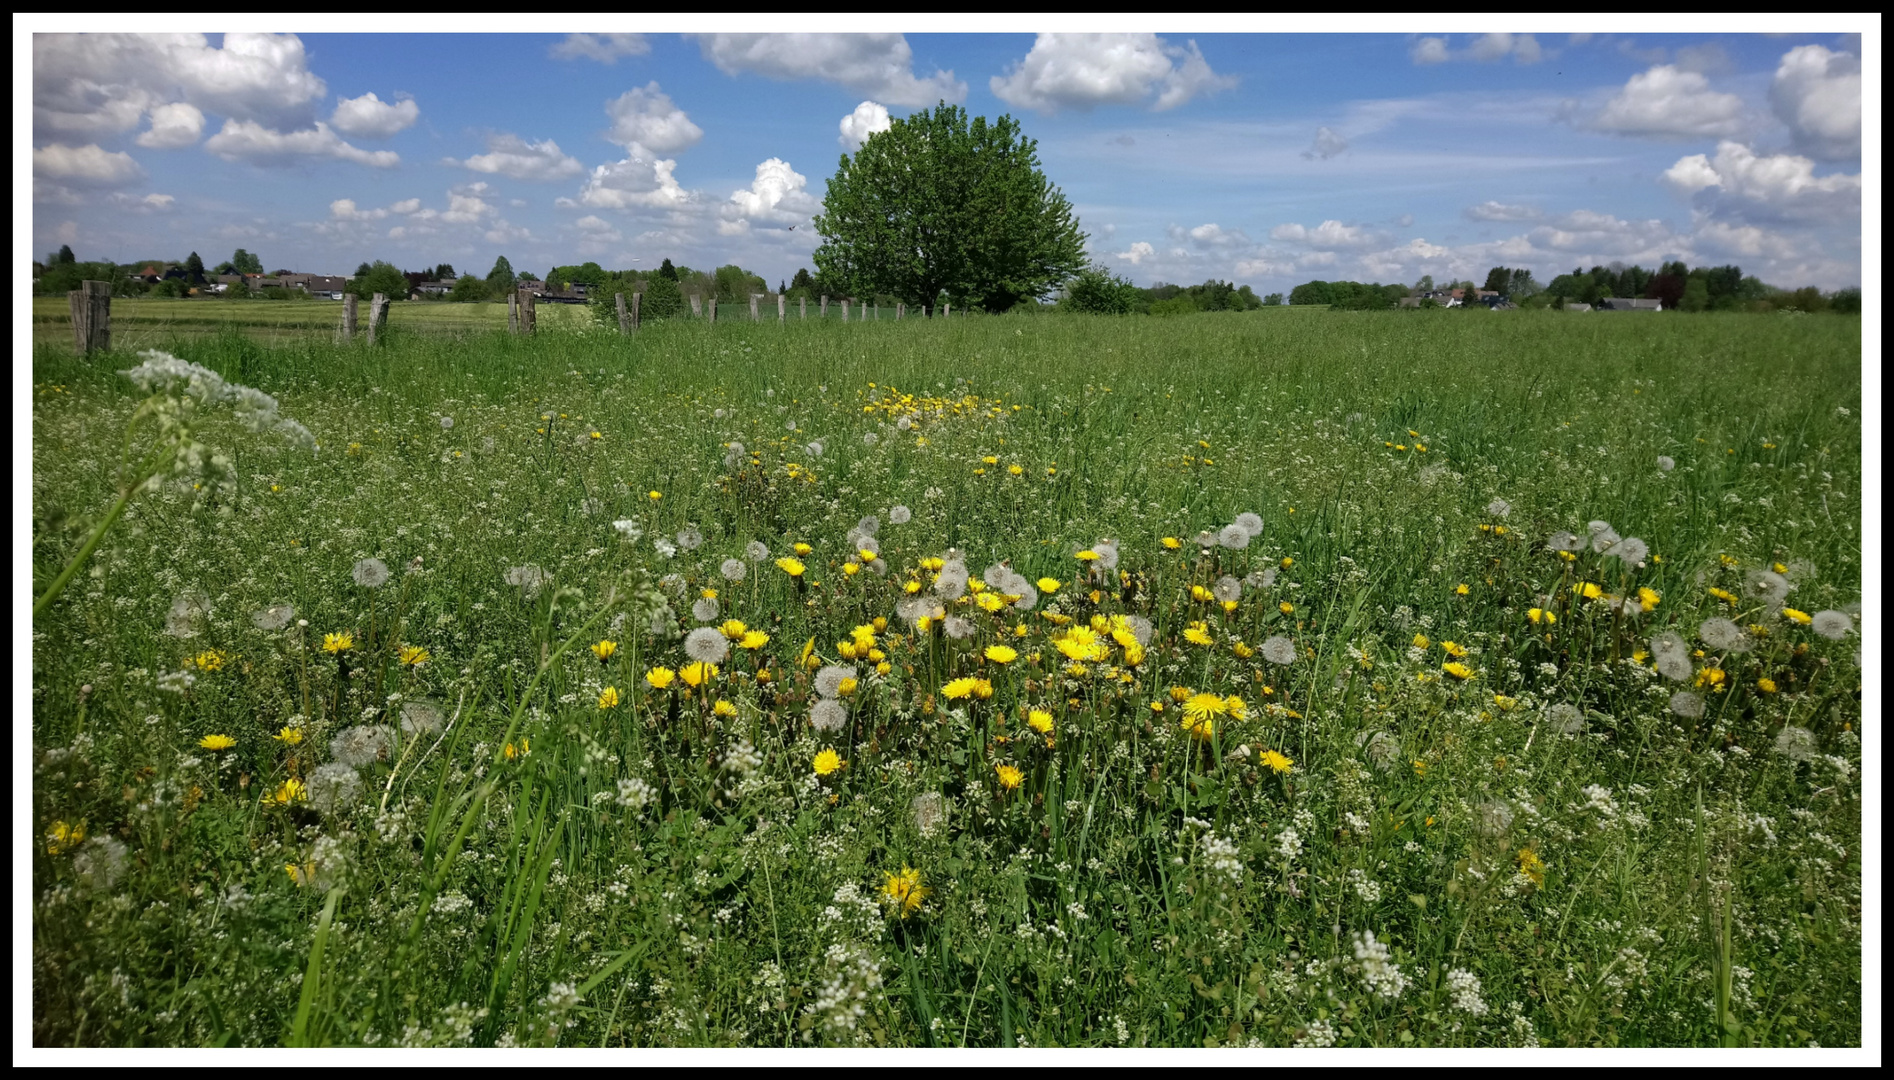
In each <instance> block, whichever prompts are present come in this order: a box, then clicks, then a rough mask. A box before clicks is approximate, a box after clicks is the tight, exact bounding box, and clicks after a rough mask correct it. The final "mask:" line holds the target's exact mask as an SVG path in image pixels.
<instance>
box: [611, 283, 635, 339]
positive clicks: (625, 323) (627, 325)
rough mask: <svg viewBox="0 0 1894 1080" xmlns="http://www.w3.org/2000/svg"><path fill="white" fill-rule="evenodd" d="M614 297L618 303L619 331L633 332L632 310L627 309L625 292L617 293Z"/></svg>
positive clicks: (621, 333)
mask: <svg viewBox="0 0 1894 1080" xmlns="http://www.w3.org/2000/svg"><path fill="white" fill-rule="evenodd" d="M613 299H614V300H616V301H617V303H618V332H619V334H620V335H626V334H630V333H631V312H629V311H627V310H625V294H624V293H615V294H613Z"/></svg>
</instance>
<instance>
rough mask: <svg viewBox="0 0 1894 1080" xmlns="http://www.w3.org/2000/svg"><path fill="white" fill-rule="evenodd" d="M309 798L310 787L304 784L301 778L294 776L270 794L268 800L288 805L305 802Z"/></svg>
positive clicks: (280, 804)
mask: <svg viewBox="0 0 1894 1080" xmlns="http://www.w3.org/2000/svg"><path fill="white" fill-rule="evenodd" d="M308 798H309V789H308V788H306V787H304V786H303V782H302V781H301V780H298V779H296V778H295V777H293V776H292V777H290V778H289V779H287V780H285V781H283V782H282V783H281V784H280V785H278V786H277V788H276V791H275V792H274V793H273V794H271V795H270V797H269V800H268V801H270V802H274V803H276V804H277V805H279V806H287V805H289V804H290V803H299V802H304V801H306V800H307V799H308Z"/></svg>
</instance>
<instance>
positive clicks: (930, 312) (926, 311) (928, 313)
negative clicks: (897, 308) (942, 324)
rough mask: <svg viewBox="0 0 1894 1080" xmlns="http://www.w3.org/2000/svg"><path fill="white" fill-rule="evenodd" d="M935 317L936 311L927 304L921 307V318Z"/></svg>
mask: <svg viewBox="0 0 1894 1080" xmlns="http://www.w3.org/2000/svg"><path fill="white" fill-rule="evenodd" d="M933 317H934V309H933V308H931V307H928V306H927V305H926V304H922V305H921V318H923V319H931V318H933Z"/></svg>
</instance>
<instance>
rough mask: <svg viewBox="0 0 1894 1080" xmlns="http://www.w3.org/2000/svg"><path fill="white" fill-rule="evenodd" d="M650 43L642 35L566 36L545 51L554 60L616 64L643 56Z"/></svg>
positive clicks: (648, 49)
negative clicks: (625, 58) (620, 60)
mask: <svg viewBox="0 0 1894 1080" xmlns="http://www.w3.org/2000/svg"><path fill="white" fill-rule="evenodd" d="M650 52H651V43H650V42H649V41H646V40H645V36H644V35H643V34H567V35H566V39H565V40H564V41H561V42H559V43H558V44H557V45H554V46H553V47H552V48H550V49H547V50H546V54H547V55H548V56H551V57H552V58H553V59H555V60H596V61H598V62H599V63H601V64H616V63H617V62H618V58H619V57H621V56H644V55H647V54H648V53H650Z"/></svg>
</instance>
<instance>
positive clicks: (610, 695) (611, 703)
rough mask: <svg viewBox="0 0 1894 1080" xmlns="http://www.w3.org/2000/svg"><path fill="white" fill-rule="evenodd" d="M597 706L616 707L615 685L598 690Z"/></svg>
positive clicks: (616, 692) (616, 693) (616, 694)
mask: <svg viewBox="0 0 1894 1080" xmlns="http://www.w3.org/2000/svg"><path fill="white" fill-rule="evenodd" d="M598 707H599V708H601V709H616V708H617V707H618V688H617V687H616V686H608V687H606V688H605V689H603V690H600V691H599V692H598Z"/></svg>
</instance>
